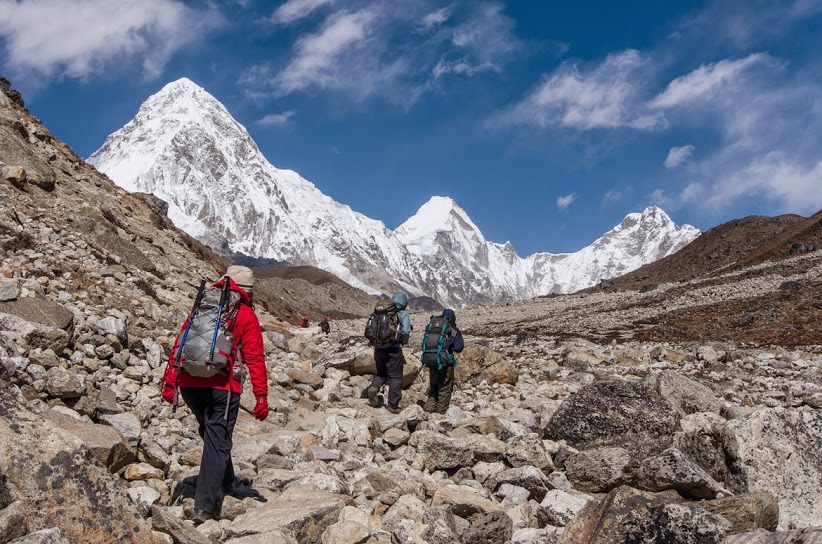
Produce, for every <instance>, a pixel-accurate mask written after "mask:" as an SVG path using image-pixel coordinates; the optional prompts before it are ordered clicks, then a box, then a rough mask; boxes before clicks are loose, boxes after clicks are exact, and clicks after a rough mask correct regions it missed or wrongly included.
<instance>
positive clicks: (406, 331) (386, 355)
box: [365, 291, 411, 414]
mask: <svg viewBox="0 0 822 544" xmlns="http://www.w3.org/2000/svg"><path fill="white" fill-rule="evenodd" d="M407 305H408V295H406V294H405V293H403V292H401V291H398V292H396V293H394V296H393V297H391V300H390V301H379V302H378V303H377V305H376V306H375V308H374V313H373V314H372V315H371V317H369V318H368V322H367V323H366V326H365V337H366V338H367V339H368V342H369V343H370V344H371V345H372V346H374V362H375V363H376V364H377V373H376V374H374V377H373V378H372V379H371V385H369V386H368V389H366V395H367V396H368V404H369V405H371V406H373V407H375V408H376V407H377V406H378V404H379V401H378V400H377V396H378V395H379V393H380V389H382V386H383V384H385V382H386V381H387V382H388V402H387V403H386V406H385V407H386V409H387V410H388V411H389V412H391V413H392V414H397V413H399V411H400V400H401V399H402V368H403V366H404V365H405V357H404V356H403V354H402V347H403V346H404V345H406V344H407V343H408V337H409V336H410V335H411V318H410V317H409V316H408V312H407V311H406V310H405V307H406V306H407Z"/></svg>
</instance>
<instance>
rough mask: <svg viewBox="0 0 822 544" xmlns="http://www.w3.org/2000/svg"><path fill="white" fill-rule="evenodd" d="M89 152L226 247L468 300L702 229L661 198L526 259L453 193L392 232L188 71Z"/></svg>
mask: <svg viewBox="0 0 822 544" xmlns="http://www.w3.org/2000/svg"><path fill="white" fill-rule="evenodd" d="M88 160H89V162H90V163H91V164H93V165H94V166H96V167H97V168H98V169H99V170H100V171H101V172H104V173H106V174H107V175H108V176H109V177H110V178H111V179H112V180H114V182H115V183H117V184H118V185H120V186H122V187H123V188H125V189H127V190H129V191H142V192H147V193H152V194H154V195H156V196H157V197H159V198H161V199H163V200H165V201H166V202H168V204H169V217H170V219H171V220H172V221H173V222H174V224H175V225H177V226H178V227H180V228H181V229H183V230H185V231H186V232H188V233H189V234H191V235H192V236H195V237H197V238H198V239H200V240H202V241H203V242H204V243H206V244H208V245H210V246H211V247H213V248H215V249H217V250H218V251H221V252H227V251H231V252H238V253H244V254H246V255H250V256H254V257H268V258H275V259H279V260H283V261H288V262H290V263H292V264H310V265H314V266H317V267H319V268H322V269H325V270H328V271H329V272H332V273H333V274H335V275H337V276H339V277H340V278H342V279H343V280H345V281H347V282H348V283H350V284H351V285H353V286H355V287H358V288H360V289H363V290H365V291H367V292H369V293H374V294H376V293H387V294H391V293H392V292H393V291H395V290H397V289H403V290H405V291H407V292H408V293H409V294H410V295H428V296H431V297H434V298H435V299H437V300H439V301H440V302H441V303H443V304H447V305H451V306H456V307H462V306H466V305H470V304H476V303H490V302H498V301H502V300H510V299H519V298H528V297H534V296H538V295H544V294H548V293H568V292H573V291H576V290H578V289H582V288H585V287H589V286H592V285H595V284H597V283H598V282H599V281H600V280H602V279H607V278H611V277H615V276H618V275H621V274H624V273H626V272H630V271H631V270H634V269H636V268H638V267H640V266H642V265H643V264H646V263H649V262H652V261H654V260H656V259H659V258H662V257H664V256H666V255H669V254H671V253H674V252H675V251H677V250H678V249H679V248H681V247H682V246H684V245H686V244H687V243H689V242H690V241H691V240H693V239H694V238H695V237H696V236H698V235H699V231H698V230H696V229H695V228H693V227H691V226H689V225H684V226H682V227H677V226H676V225H675V224H674V223H673V222H672V221H671V220H670V218H669V217H668V216H667V215H666V214H665V212H663V211H662V210H661V209H659V208H655V207H651V208H647V209H646V210H645V211H643V212H642V213H634V214H629V215H628V216H626V217H625V219H624V220H623V221H622V222H621V223H620V224H619V225H617V226H616V227H615V228H614V229H612V230H611V231H609V232H607V233H605V234H604V235H603V236H602V237H601V238H599V239H598V240H596V241H594V242H593V243H592V244H591V245H590V246H588V247H585V248H583V249H581V250H580V251H578V252H575V253H563V254H556V255H555V254H550V253H536V254H534V255H530V256H528V257H525V258H521V257H519V256H518V255H517V254H516V252H515V251H514V249H513V247H512V246H511V245H510V244H509V243H506V244H497V243H494V242H489V241H487V240H486V239H485V237H484V236H483V234H482V232H481V231H480V230H479V228H478V227H477V226H476V225H475V224H474V222H473V221H471V219H470V217H469V216H468V214H467V213H466V212H465V211H464V210H463V209H462V208H460V207H459V206H458V205H457V203H456V202H454V200H452V199H451V198H449V197H446V196H434V197H432V198H431V199H430V200H429V201H428V202H426V203H425V204H424V205H423V206H421V207H420V209H419V210H418V211H417V213H416V214H414V215H413V216H412V217H410V218H409V219H408V220H407V221H405V222H404V223H403V224H402V225H400V226H399V227H398V228H397V229H396V231H391V230H390V229H388V228H387V227H386V226H385V225H384V224H383V223H382V222H380V221H377V220H374V219H370V218H368V217H366V216H365V215H363V214H361V213H358V212H355V211H354V210H352V209H351V208H350V207H349V206H346V205H344V204H340V203H338V202H336V201H334V200H333V199H331V198H330V197H328V196H327V195H325V194H323V193H322V192H321V191H320V190H318V189H317V188H316V187H315V186H314V185H313V184H312V183H311V182H309V181H307V180H305V179H303V178H302V177H301V176H300V175H299V174H297V173H296V172H293V171H290V170H280V169H278V168H275V167H274V166H272V165H271V164H270V163H269V162H268V160H267V159H266V158H265V157H264V156H263V155H262V153H261V152H260V150H259V149H258V148H257V145H256V144H255V143H254V141H253V140H252V138H251V136H250V135H249V134H248V132H247V131H246V129H245V128H244V127H243V126H242V125H241V124H240V123H238V122H237V121H236V120H235V119H234V118H233V117H232V116H231V114H230V113H229V112H228V111H227V110H226V108H225V107H224V106H223V105H222V104H221V103H220V102H219V101H217V100H216V99H215V98H214V97H213V96H211V95H210V94H209V93H208V92H207V91H205V90H204V89H203V88H202V87H200V86H198V85H196V84H195V83H194V82H192V81H191V80H189V79H186V78H183V79H180V80H177V81H174V82H172V83H169V84H168V85H166V86H165V87H163V89H161V90H160V91H159V92H158V93H156V94H154V95H152V96H151V97H149V98H148V99H147V100H146V101H145V102H144V103H143V105H142V106H141V107H140V109H139V111H138V112H137V114H136V115H135V117H134V118H133V119H132V120H131V121H129V123H127V124H126V125H125V126H124V127H123V128H121V129H120V130H118V131H116V132H115V133H113V134H111V135H110V136H109V137H108V138H106V141H105V143H104V144H103V146H102V147H101V148H100V149H99V150H97V151H96V152H95V153H94V154H93V155H92V156H91V157H90V158H89V159H88Z"/></svg>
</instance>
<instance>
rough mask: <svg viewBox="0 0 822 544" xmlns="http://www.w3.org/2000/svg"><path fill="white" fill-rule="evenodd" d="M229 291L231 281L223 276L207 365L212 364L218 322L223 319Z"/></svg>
mask: <svg viewBox="0 0 822 544" xmlns="http://www.w3.org/2000/svg"><path fill="white" fill-rule="evenodd" d="M230 291H231V281H230V280H229V278H228V276H223V292H222V293H221V294H220V305H219V306H218V307H217V323H216V324H215V325H214V336H213V337H212V338H211V351H210V352H209V354H208V364H213V363H214V347H215V346H216V345H217V334H218V333H219V332H220V322H221V321H222V318H223V308H225V304H226V301H227V300H228V293H229V292H230Z"/></svg>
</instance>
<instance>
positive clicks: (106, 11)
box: [0, 0, 224, 79]
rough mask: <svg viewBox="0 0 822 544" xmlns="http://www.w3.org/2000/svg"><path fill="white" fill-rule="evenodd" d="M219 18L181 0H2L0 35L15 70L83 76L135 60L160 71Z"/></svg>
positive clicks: (148, 73)
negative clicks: (79, 0) (20, 0)
mask: <svg viewBox="0 0 822 544" xmlns="http://www.w3.org/2000/svg"><path fill="white" fill-rule="evenodd" d="M223 23H224V21H223V19H222V18H221V16H220V15H218V14H217V13H216V12H215V11H213V10H211V9H208V10H197V9H194V8H190V7H188V6H186V4H185V3H183V2H182V1H179V0H118V1H115V2H112V1H109V0H83V1H81V2H66V1H65V0H28V1H26V2H17V1H15V0H0V36H2V38H3V39H4V40H5V45H6V52H7V58H8V61H7V62H8V64H7V65H8V66H9V67H10V68H11V69H12V70H13V71H15V72H17V73H19V74H24V75H29V74H30V73H31V72H34V73H35V74H39V75H41V76H46V77H50V76H65V77H73V78H82V77H86V76H89V75H91V74H96V73H101V72H104V71H105V70H107V69H109V68H111V67H114V66H116V65H126V64H129V63H131V62H134V61H137V62H138V63H140V64H141V65H142V71H143V74H144V76H145V77H146V78H148V79H153V78H156V77H158V76H159V75H160V74H161V73H162V71H163V69H164V68H165V65H166V64H167V62H168V60H169V59H170V58H171V56H172V55H173V54H174V53H175V52H176V51H178V50H179V49H181V48H183V47H185V46H187V45H189V44H191V43H194V42H195V41H197V40H199V39H200V38H201V37H202V36H204V35H206V33H208V32H209V31H211V30H213V29H215V28H217V27H219V26H221V25H222V24H223Z"/></svg>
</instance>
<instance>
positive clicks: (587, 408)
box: [545, 381, 679, 459]
mask: <svg viewBox="0 0 822 544" xmlns="http://www.w3.org/2000/svg"><path fill="white" fill-rule="evenodd" d="M678 423H679V416H678V414H677V413H676V412H674V411H673V409H672V408H671V405H670V404H669V403H668V402H667V401H666V400H665V399H663V398H662V397H661V396H660V395H659V394H658V393H656V392H655V391H654V390H653V389H650V388H649V387H647V386H645V385H642V384H640V383H632V382H625V381H606V382H600V383H596V384H593V385H589V386H586V387H584V388H582V389H581V390H580V391H579V392H578V393H576V394H575V395H574V396H573V397H571V398H570V399H568V400H567V401H565V402H564V403H563V404H562V406H560V408H559V410H557V412H556V413H555V414H554V415H553V417H552V418H551V420H550V421H549V423H548V426H547V427H546V428H545V437H546V438H549V439H551V440H565V441H566V442H568V444H569V445H571V446H573V447H575V448H577V449H589V448H596V447H621V448H624V449H626V450H628V451H630V452H631V453H632V455H633V456H634V457H635V458H639V459H642V458H644V457H646V456H648V455H652V454H654V453H658V452H660V451H662V450H663V449H665V448H666V447H668V446H669V445H670V444H671V441H672V438H673V434H674V432H675V431H676V430H677V426H678Z"/></svg>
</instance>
